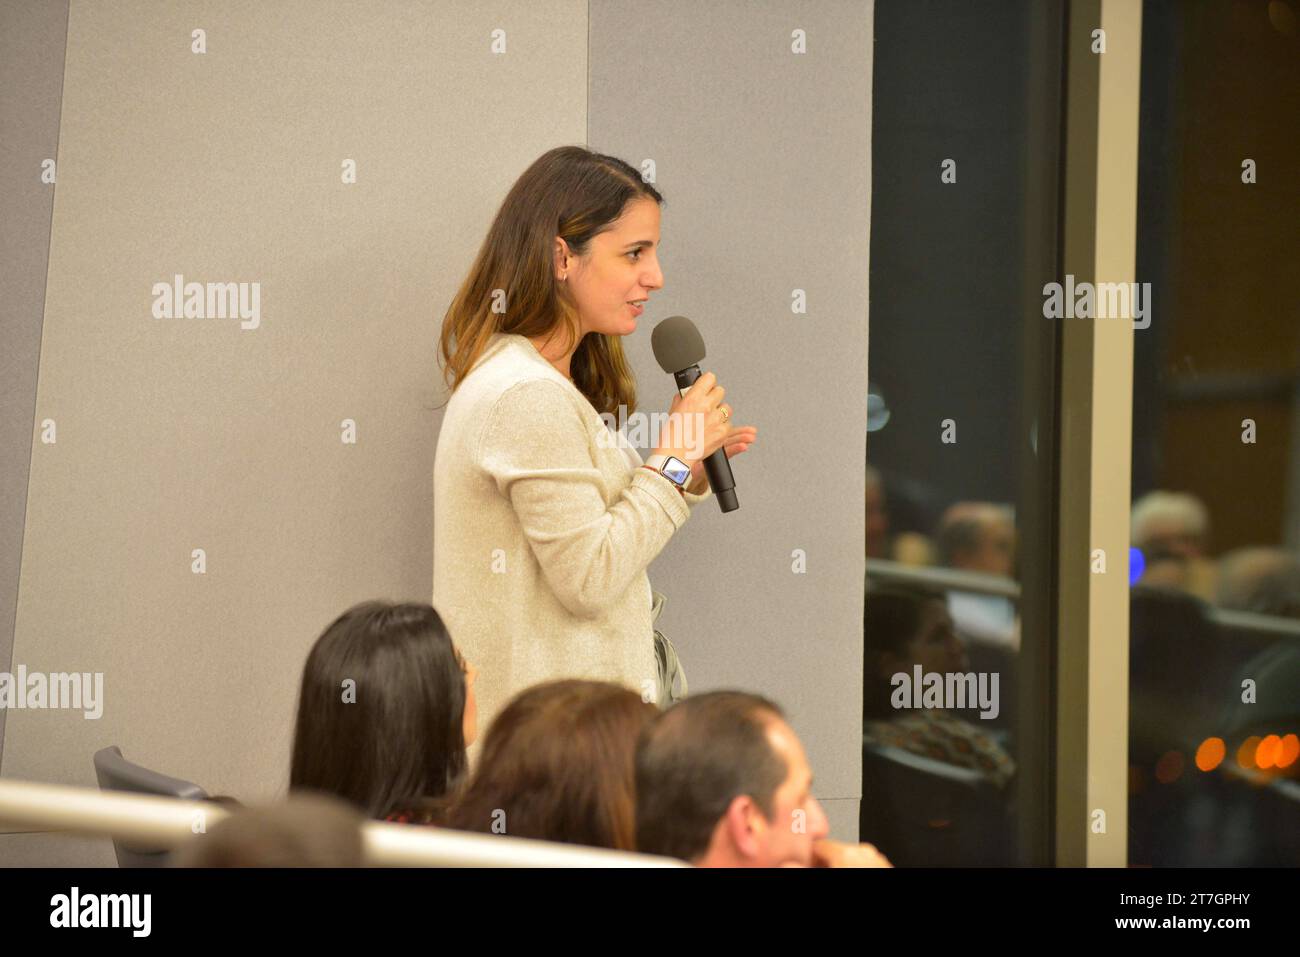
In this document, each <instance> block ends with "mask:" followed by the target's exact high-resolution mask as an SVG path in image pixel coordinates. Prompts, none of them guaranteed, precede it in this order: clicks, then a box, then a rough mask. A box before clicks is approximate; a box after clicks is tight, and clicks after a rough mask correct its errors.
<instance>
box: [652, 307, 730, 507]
mask: <svg viewBox="0 0 1300 957" xmlns="http://www.w3.org/2000/svg"><path fill="white" fill-rule="evenodd" d="M650 348H651V349H652V350H654V354H655V361H656V362H658V363H659V367H660V368H661V369H663V370H664V371H665V372H667V373H669V374H671V375H672V376H673V378H674V379H676V380H677V391H678V392H680V393H681V394H682V395H685V394H686V390H687V389H689V388H690V387H691V384H692V383H693V382H694V381H695V380H696V379H698V378H699V377H700V376H701V375H702V374H703V373H701V372H700V360H701V359H703V358H704V337H703V336H701V335H700V330H699V329H696V328H695V323H693V322H691V320H689V319H687V318H686V317H685V316H669V317H668V318H667V319H665V320H663V321H662V322H660V323H659V324H657V325H656V326H655V327H654V329H653V330H651V332H650ZM704 474H705V475H707V476H708V479H709V488H711V489H713V494H714V495H716V496H717V497H718V505H720V506H721V507H722V511H723V512H734V511H735V510H736V509H738V508H740V502H739V501H738V500H737V498H736V480H735V478H734V477H732V474H731V463H730V462H729V461H727V452H726V450H725V449H722V448H719V449H718V450H717V451H715V452H714V453H713V454H712V455H710V456H709V457H708V458H706V459H705V460H704Z"/></svg>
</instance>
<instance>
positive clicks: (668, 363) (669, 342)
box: [650, 316, 704, 374]
mask: <svg viewBox="0 0 1300 957" xmlns="http://www.w3.org/2000/svg"><path fill="white" fill-rule="evenodd" d="M650 348H651V349H653V350H654V354H655V361H656V362H658V363H659V368H661V369H663V370H664V371H665V372H667V373H669V374H673V373H677V372H681V371H682V370H683V369H689V368H690V367H691V366H696V365H699V364H700V361H701V360H702V359H703V358H704V337H703V336H701V335H700V330H698V329H696V328H695V323H693V322H691V320H689V319H687V318H686V317H685V316H669V317H668V318H667V319H665V320H663V322H660V323H659V324H658V325H656V326H655V327H654V329H653V330H651V332H650Z"/></svg>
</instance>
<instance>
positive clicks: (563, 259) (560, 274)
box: [555, 236, 569, 280]
mask: <svg viewBox="0 0 1300 957" xmlns="http://www.w3.org/2000/svg"><path fill="white" fill-rule="evenodd" d="M568 260H569V244H568V243H566V242H565V241H564V240H563V239H561V238H560V237H559V236H556V237H555V278H556V279H559V280H563V279H566V278H567V277H568V274H569V262H568Z"/></svg>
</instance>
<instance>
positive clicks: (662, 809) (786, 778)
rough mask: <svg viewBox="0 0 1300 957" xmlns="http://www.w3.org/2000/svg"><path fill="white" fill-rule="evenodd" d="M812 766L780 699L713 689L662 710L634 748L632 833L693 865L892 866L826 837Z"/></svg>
mask: <svg viewBox="0 0 1300 957" xmlns="http://www.w3.org/2000/svg"><path fill="white" fill-rule="evenodd" d="M812 780H813V778H812V769H811V768H809V766H808V758H807V757H806V756H805V754H804V750H803V745H802V744H800V743H799V738H798V736H797V735H796V734H795V733H794V729H792V728H791V727H790V725H789V724H787V723H786V721H785V717H784V715H783V714H782V712H781V709H780V708H779V707H778V706H777V705H775V704H774V703H772V702H771V701H768V700H767V699H766V698H762V697H759V696H758V695H753V694H745V693H743V692H739V691H714V692H710V693H708V694H701V695H693V696H692V697H689V698H687V699H686V700H684V701H681V702H679V703H677V704H675V705H673V707H672V708H670V709H668V710H667V711H665V712H664V713H662V714H661V715H660V716H659V717H658V718H656V719H655V721H654V723H653V724H651V725H650V727H649V728H647V729H646V731H645V732H644V733H643V734H642V736H641V741H640V742H639V745H638V747H637V753H636V843H637V850H639V851H641V852H642V853H645V854H661V855H664V856H666V857H677V858H680V859H682V860H684V861H689V862H691V863H692V864H696V865H698V866H700V867H788V866H796V867H797V866H804V867H807V866H822V867H889V866H891V865H890V864H889V861H887V860H886V859H885V857H884V855H882V854H881V853H880V852H879V851H877V850H876V849H875V848H874V847H872V846H871V845H870V844H857V845H853V844H842V843H840V842H838V841H831V840H828V839H827V834H829V833H830V828H829V826H828V824H827V821H826V814H825V812H824V811H822V807H821V804H820V803H819V802H818V801H817V799H816V798H815V797H813V795H812Z"/></svg>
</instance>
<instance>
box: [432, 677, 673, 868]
mask: <svg viewBox="0 0 1300 957" xmlns="http://www.w3.org/2000/svg"><path fill="white" fill-rule="evenodd" d="M658 713H659V709H658V708H656V707H655V706H654V705H652V704H649V703H647V702H645V701H643V700H642V699H641V697H640V696H639V695H637V694H636V693H635V692H633V691H631V690H629V689H627V688H624V687H623V686H621V685H616V684H612V683H610V682H605V681H580V680H576V679H565V680H560V681H550V682H546V683H544V684H539V685H534V686H533V687H531V688H526V689H525V690H523V691H521V692H519V694H517V695H515V697H514V698H512V699H511V700H510V702H509V703H508V704H507V705H506V707H505V708H504V709H503V710H502V711H501V713H500V714H499V715H497V717H496V720H494V721H493V722H492V724H491V725H490V726H489V727H488V730H487V734H485V735H484V737H483V754H482V756H481V757H480V758H479V762H478V766H477V767H476V768H475V770H474V775H473V777H472V778H471V780H470V782H469V784H468V785H467V786H466V788H465V790H464V791H463V793H462V794H461V796H460V798H459V800H458V801H457V802H456V803H455V804H454V805H453V807H452V808H451V810H450V812H449V813H448V814H447V817H446V825H447V826H448V827H453V828H458V829H460V830H466V831H479V832H482V833H485V834H505V835H508V836H510V837H527V838H534V839H537V840H543V841H561V842H564V843H567V844H585V845H588V846H591V847H604V848H611V849H613V850H620V851H630V850H633V849H634V845H633V837H634V834H633V832H634V826H635V812H634V810H633V803H634V800H635V794H634V791H633V785H632V761H633V757H634V755H635V752H636V742H637V738H638V736H639V735H640V733H641V731H642V730H643V729H644V728H645V727H646V726H647V725H648V724H649V723H650V722H651V721H652V720H653V719H654V717H655V715H657V714H658Z"/></svg>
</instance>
